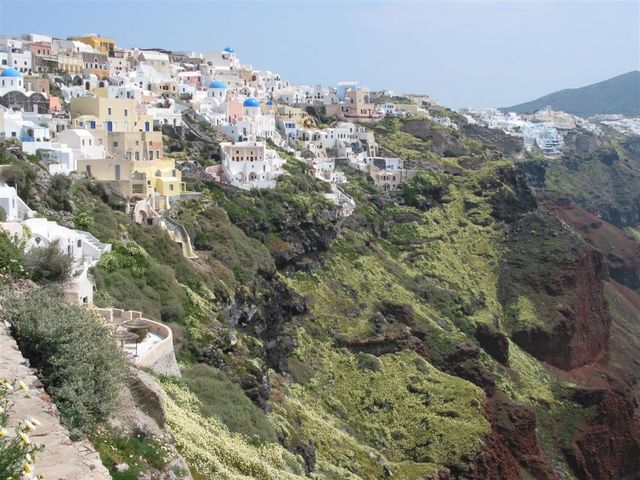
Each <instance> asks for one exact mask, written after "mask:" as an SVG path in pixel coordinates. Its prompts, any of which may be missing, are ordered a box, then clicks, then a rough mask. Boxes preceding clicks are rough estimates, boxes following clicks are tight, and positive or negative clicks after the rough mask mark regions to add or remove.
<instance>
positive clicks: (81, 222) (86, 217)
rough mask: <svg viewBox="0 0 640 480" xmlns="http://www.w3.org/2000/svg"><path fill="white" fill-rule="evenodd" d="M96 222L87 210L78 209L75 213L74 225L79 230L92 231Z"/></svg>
mask: <svg viewBox="0 0 640 480" xmlns="http://www.w3.org/2000/svg"><path fill="white" fill-rule="evenodd" d="M95 224H96V221H95V220H94V219H93V216H92V215H91V214H90V213H89V212H87V211H86V210H78V211H77V212H76V213H75V214H74V215H73V226H74V227H75V228H76V229H78V230H85V231H91V230H92V229H93V227H94V226H95Z"/></svg>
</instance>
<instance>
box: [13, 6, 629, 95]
mask: <svg viewBox="0 0 640 480" xmlns="http://www.w3.org/2000/svg"><path fill="white" fill-rule="evenodd" d="M23 32H34V33H47V34H51V35H54V36H61V37H66V36H69V35H79V34H83V33H87V32H95V33H99V34H101V35H105V36H112V37H115V38H116V41H117V44H118V45H119V46H124V47H132V46H139V47H147V48H148V47H163V48H167V49H174V50H195V51H206V50H212V49H218V48H223V47H224V46H226V45H231V46H233V47H235V49H236V52H237V54H238V56H239V57H240V60H241V61H242V62H243V63H251V64H252V65H253V67H254V68H257V69H269V70H272V71H277V72H279V73H280V74H281V75H283V76H284V77H286V78H289V79H291V80H293V81H294V82H296V83H306V84H314V83H322V84H323V85H333V84H335V83H336V82H337V81H339V80H360V81H361V82H362V83H363V84H365V85H368V86H370V87H371V88H373V89H381V88H388V89H392V90H394V91H396V92H398V93H400V92H410V93H426V94H429V95H431V96H433V97H434V98H436V99H438V100H440V101H442V102H443V103H445V104H446V105H449V106H452V107H460V106H466V105H469V106H477V107H486V106H508V105H511V104H514V103H520V102H523V101H526V100H531V99H533V98H536V97H538V96H541V95H544V94H547V93H550V92H552V91H554V90H558V89H561V88H568V87H578V86H583V85H587V84H589V83H593V82H596V81H599V80H604V79H606V78H609V77H612V76H615V75H618V74H621V73H626V72H628V71H630V70H638V69H640V1H638V0H626V1H617V2H616V1H571V2H560V1H552V0H547V1H522V0H512V1H499V2H484V1H477V0H467V1H458V0H454V1H447V2H445V1H422V2H408V1H393V0H389V1H358V0H353V1H348V0H347V1H345V0H343V1H340V2H326V1H306V0H298V1H296V2H293V1H266V0H264V1H258V2H256V1H253V2H250V1H237V0H236V1H234V2H222V1H205V0H201V1H178V0H173V1H168V0H153V1H151V0H149V1H131V0H129V1H119V0H115V1H114V0H110V1H107V0H103V1H101V2H98V1H94V0H83V1H72V2H69V1H55V0H48V1H32V0H19V1H8V0H0V33H23Z"/></svg>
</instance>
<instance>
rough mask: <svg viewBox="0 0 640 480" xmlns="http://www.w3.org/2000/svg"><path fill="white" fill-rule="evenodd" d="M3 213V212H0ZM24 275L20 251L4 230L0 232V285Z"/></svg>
mask: <svg viewBox="0 0 640 480" xmlns="http://www.w3.org/2000/svg"><path fill="white" fill-rule="evenodd" d="M0 211H4V210H0ZM25 275H26V271H25V269H24V266H23V265H22V255H21V253H20V249H19V248H18V246H17V245H15V244H14V243H13V242H12V241H11V239H10V238H9V236H8V235H7V234H6V232H5V231H4V230H2V231H0V284H1V283H9V282H11V281H12V280H13V279H16V278H21V277H24V276H25Z"/></svg>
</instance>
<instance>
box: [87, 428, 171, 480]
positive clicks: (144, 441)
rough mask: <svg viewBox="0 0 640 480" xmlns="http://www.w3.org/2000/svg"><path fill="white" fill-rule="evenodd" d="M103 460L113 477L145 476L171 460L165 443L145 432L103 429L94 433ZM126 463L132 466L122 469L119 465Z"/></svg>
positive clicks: (122, 479) (128, 479) (133, 479)
mask: <svg viewBox="0 0 640 480" xmlns="http://www.w3.org/2000/svg"><path fill="white" fill-rule="evenodd" d="M91 442H92V443H93V445H94V447H95V448H96V451H97V452H98V453H99V454H100V460H102V463H103V464H104V466H105V467H107V468H108V469H109V473H110V474H111V477H112V478H113V480H137V479H138V478H144V477H143V474H145V473H146V474H147V475H148V472H149V470H151V469H156V470H159V469H162V468H164V467H165V465H166V464H167V463H168V460H169V459H168V458H167V457H168V456H167V455H166V453H165V451H164V450H163V447H164V445H162V444H160V443H159V442H156V441H154V440H153V439H151V438H146V437H143V436H141V435H136V436H128V435H124V434H123V433H120V432H117V431H107V430H105V431H100V432H98V433H97V434H96V435H93V436H92V437H91ZM122 463H126V464H127V465H129V469H128V470H125V471H123V472H120V471H118V469H117V468H116V465H118V464H122Z"/></svg>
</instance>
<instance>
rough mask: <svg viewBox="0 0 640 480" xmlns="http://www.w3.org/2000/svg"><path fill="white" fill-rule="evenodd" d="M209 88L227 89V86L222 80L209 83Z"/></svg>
mask: <svg viewBox="0 0 640 480" xmlns="http://www.w3.org/2000/svg"><path fill="white" fill-rule="evenodd" d="M209 88H227V84H226V83H224V82H223V81H222V80H214V81H213V82H211V83H209Z"/></svg>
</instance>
